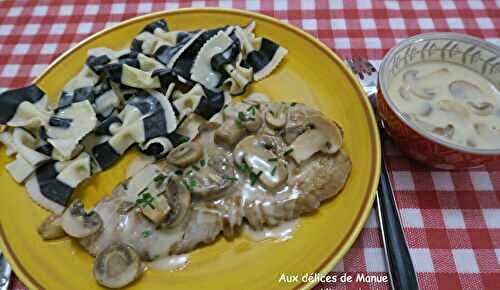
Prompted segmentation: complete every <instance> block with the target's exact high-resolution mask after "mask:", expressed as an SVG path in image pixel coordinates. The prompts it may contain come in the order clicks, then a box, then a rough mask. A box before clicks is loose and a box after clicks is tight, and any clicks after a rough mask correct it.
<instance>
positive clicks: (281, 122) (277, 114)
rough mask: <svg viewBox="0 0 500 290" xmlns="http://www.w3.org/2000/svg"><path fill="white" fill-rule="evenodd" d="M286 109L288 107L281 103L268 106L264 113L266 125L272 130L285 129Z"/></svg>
mask: <svg viewBox="0 0 500 290" xmlns="http://www.w3.org/2000/svg"><path fill="white" fill-rule="evenodd" d="M287 107H288V106H286V105H283V104H281V103H277V106H270V108H269V110H268V111H267V112H266V123H267V125H269V127H271V128H273V129H281V128H283V127H285V124H286V119H287Z"/></svg>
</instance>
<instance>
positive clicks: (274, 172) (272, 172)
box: [271, 166, 278, 176]
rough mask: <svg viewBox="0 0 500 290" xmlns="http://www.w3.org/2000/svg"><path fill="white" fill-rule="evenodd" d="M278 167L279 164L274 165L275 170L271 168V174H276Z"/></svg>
mask: <svg viewBox="0 0 500 290" xmlns="http://www.w3.org/2000/svg"><path fill="white" fill-rule="evenodd" d="M276 169H278V166H274V167H273V170H271V175H272V176H274V175H275V174H276Z"/></svg>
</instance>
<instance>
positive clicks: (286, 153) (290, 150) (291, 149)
mask: <svg viewBox="0 0 500 290" xmlns="http://www.w3.org/2000/svg"><path fill="white" fill-rule="evenodd" d="M292 152H293V148H290V149H288V150H286V151H285V153H284V154H283V156H288V155H290V154H291V153H292Z"/></svg>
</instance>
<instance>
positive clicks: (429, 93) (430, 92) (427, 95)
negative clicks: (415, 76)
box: [410, 86, 437, 100]
mask: <svg viewBox="0 0 500 290" xmlns="http://www.w3.org/2000/svg"><path fill="white" fill-rule="evenodd" d="M410 91H411V92H412V93H413V94H414V95H416V96H417V97H419V98H421V99H424V100H432V99H434V97H436V94H437V92H436V89H435V88H432V87H420V86H411V87H410Z"/></svg>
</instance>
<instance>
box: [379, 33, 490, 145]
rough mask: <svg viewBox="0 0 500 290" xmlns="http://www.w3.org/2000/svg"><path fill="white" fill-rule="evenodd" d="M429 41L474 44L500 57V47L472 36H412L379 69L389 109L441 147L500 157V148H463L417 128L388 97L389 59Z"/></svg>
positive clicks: (449, 34)
mask: <svg viewBox="0 0 500 290" xmlns="http://www.w3.org/2000/svg"><path fill="white" fill-rule="evenodd" d="M429 39H450V40H451V39H453V40H463V41H464V42H472V43H473V44H475V45H477V46H479V47H482V48H484V49H487V50H490V51H492V52H494V53H495V54H498V55H500V47H498V46H496V45H495V44H493V43H491V42H488V41H486V40H484V39H481V38H478V37H475V36H472V35H467V34H462V33H456V32H427V33H420V34H417V35H414V36H411V37H409V38H407V39H405V40H403V41H401V42H399V43H398V44H396V45H395V46H393V47H392V48H391V49H390V50H389V52H387V54H386V55H385V56H384V58H383V60H382V62H381V63H380V68H379V78H378V84H379V88H380V91H381V94H382V97H383V98H384V101H385V102H386V103H387V104H388V106H389V108H390V109H391V111H392V112H393V113H394V114H395V115H396V116H397V117H398V119H399V120H400V121H402V122H403V123H404V124H405V125H406V126H408V127H410V128H411V129H413V131H415V132H417V133H418V134H419V135H421V136H422V137H424V138H427V139H429V140H430V141H432V142H435V143H437V144H439V145H441V146H444V147H447V148H450V149H453V150H457V151H461V152H464V153H469V154H476V155H500V148H497V149H480V148H472V147H467V146H462V145H459V144H456V143H453V142H448V141H446V140H443V139H441V138H439V137H436V136H434V135H433V134H431V133H430V132H428V131H427V130H425V129H422V128H421V127H419V126H417V125H416V124H414V123H413V122H411V121H409V120H407V119H405V118H404V117H403V115H402V113H401V111H399V109H398V108H397V106H396V105H395V104H394V102H393V101H392V100H391V98H389V97H388V95H389V94H388V90H387V87H386V84H385V83H384V82H383V81H382V80H381V78H382V76H383V75H384V73H385V70H386V67H387V66H388V65H389V64H388V63H389V59H390V58H391V57H392V56H394V55H395V54H396V53H398V52H399V51H400V50H401V49H402V48H403V47H405V46H407V45H408V44H413V43H417V42H421V41H425V40H429Z"/></svg>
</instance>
